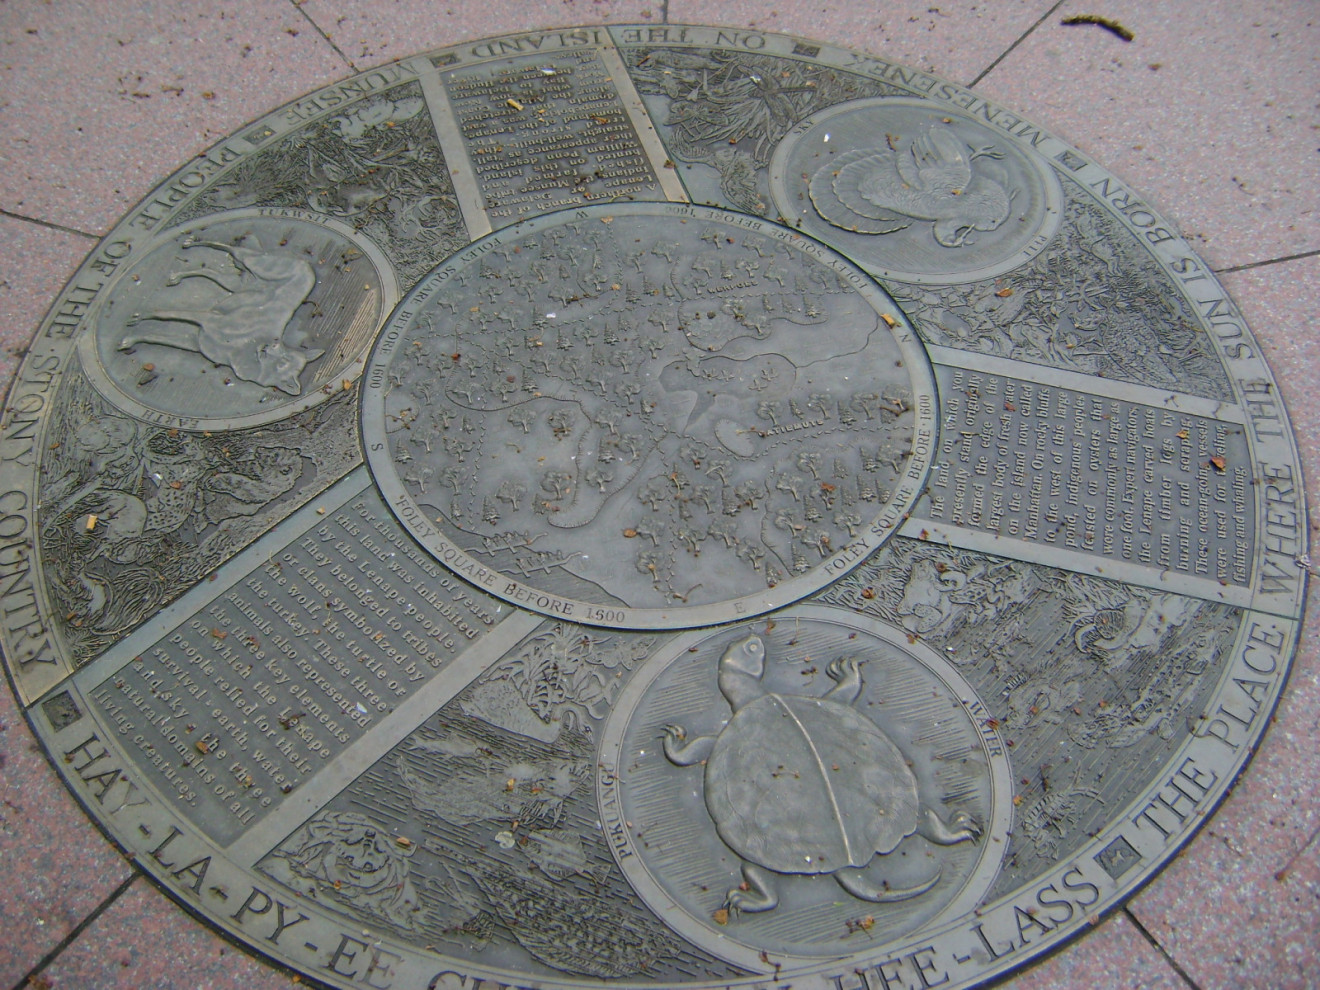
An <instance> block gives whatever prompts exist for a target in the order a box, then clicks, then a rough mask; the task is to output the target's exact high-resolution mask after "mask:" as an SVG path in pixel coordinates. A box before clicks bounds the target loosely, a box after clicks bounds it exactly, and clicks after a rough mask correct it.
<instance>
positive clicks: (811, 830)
mask: <svg viewBox="0 0 1320 990" xmlns="http://www.w3.org/2000/svg"><path fill="white" fill-rule="evenodd" d="M705 790H706V807H707V809H708V810H709V811H710V815H711V818H713V819H714V821H715V827H716V829H717V830H718V831H719V834H720V838H721V839H723V840H724V841H725V843H727V844H728V846H729V847H730V848H731V849H733V850H734V851H735V852H736V853H738V854H739V855H740V856H742V857H743V858H744V859H746V860H748V861H750V862H752V863H756V864H758V865H760V866H764V867H765V868H766V869H769V870H773V871H775V872H776V873H833V872H834V871H835V870H838V869H842V868H844V867H847V866H854V867H856V866H865V865H866V864H867V863H868V862H870V860H871V858H872V857H873V856H874V855H875V854H876V853H887V852H889V851H890V850H892V849H893V848H894V847H895V846H897V845H898V844H899V842H901V841H902V839H903V838H904V836H907V835H910V834H912V832H913V831H914V830H915V828H916V825H917V813H918V807H919V805H918V798H917V782H916V779H915V778H914V777H913V776H912V771H911V770H910V769H909V768H908V765H907V761H906V760H905V759H904V758H903V754H902V753H901V752H900V751H899V749H898V747H897V746H895V745H894V744H893V743H892V742H890V741H889V739H888V738H887V737H886V736H885V734H884V733H883V732H881V731H880V729H879V728H877V727H876V725H875V723H874V722H871V721H870V720H869V719H867V718H866V717H864V716H863V715H861V714H860V713H858V712H857V711H855V710H854V709H852V708H850V707H848V706H847V705H842V704H840V703H839V702H837V701H831V700H829V699H827V698H803V697H799V696H797V695H781V694H766V695H763V696H762V697H760V698H757V699H756V700H754V701H752V702H749V703H748V704H746V705H744V706H743V707H742V708H741V709H739V710H738V711H737V712H735V713H734V716H733V718H732V719H730V721H729V724H728V725H726V726H725V727H724V731H723V732H721V733H720V735H719V737H718V738H717V739H716V741H715V746H714V749H713V750H712V752H711V755H710V758H709V759H708V760H707V761H706V777H705Z"/></svg>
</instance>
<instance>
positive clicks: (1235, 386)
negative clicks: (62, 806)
mask: <svg viewBox="0 0 1320 990" xmlns="http://www.w3.org/2000/svg"><path fill="white" fill-rule="evenodd" d="M656 37H660V35H656V34H654V33H647V32H644V31H643V30H640V29H636V28H629V27H611V28H603V27H595V28H584V29H581V30H576V31H563V32H548V33H546V34H544V35H539V36H537V38H536V43H535V45H534V46H531V47H529V45H530V42H529V41H528V36H519V37H517V38H507V39H491V40H489V41H487V42H482V43H481V44H478V45H467V46H463V47H460V48H453V49H445V50H440V51H435V52H429V53H425V54H421V55H416V56H413V57H410V58H407V59H404V60H402V61H400V62H397V63H394V64H392V65H389V66H386V67H383V68H380V69H376V70H373V71H372V72H369V73H366V74H364V75H362V76H360V77H357V78H355V79H353V80H350V81H348V82H346V83H342V84H338V85H336V86H332V87H329V88H327V89H326V90H323V91H322V92H320V93H318V94H313V95H312V96H310V97H308V98H306V99H304V100H301V101H298V102H297V103H295V104H292V105H290V106H289V107H286V108H284V109H282V110H279V111H276V112H274V113H272V114H270V115H269V116H267V117H265V118H263V119H262V120H260V121H258V122H256V123H255V124H253V125H251V126H249V127H247V128H245V129H244V130H242V131H240V132H239V133H237V134H235V135H234V136H232V137H230V138H228V139H226V140H225V141H223V142H221V143H220V144H219V145H217V146H216V147H215V148H214V149H212V150H211V151H210V152H208V153H207V154H206V155H204V156H202V157H201V158H199V159H197V160H195V161H194V162H193V163H191V164H190V165H189V166H188V167H187V168H186V169H185V170H184V171H182V172H180V173H179V174H178V175H177V176H175V177H174V178H172V179H170V180H167V181H166V183H165V184H164V185H163V186H162V187H161V189H160V190H158V191H157V192H156V193H154V194H153V195H152V196H150V197H148V198H147V200H145V201H144V202H143V203H142V204H141V205H139V206H138V207H136V208H134V210H133V211H132V212H130V213H129V214H128V215H127V216H126V217H125V218H124V220H123V221H122V222H121V223H120V224H119V225H118V226H116V227H115V229H114V230H113V231H112V232H111V233H110V234H109V235H108V236H107V237H106V239H105V240H104V241H103V242H102V243H101V244H100V245H99V246H98V247H97V248H96V249H95V251H93V253H92V254H91V255H90V256H89V257H88V259H87V261H86V262H85V263H84V266H83V268H82V269H80V272H79V274H78V275H77V276H76V277H75V278H74V280H73V281H72V282H71V283H70V285H69V287H68V288H66V289H65V290H64V292H63V293H62V294H61V295H60V296H59V297H58V299H57V300H56V301H55V304H54V305H53V306H52V308H51V310H50V314H49V315H48V316H47V317H46V319H45V321H44V322H43V324H42V326H41V329H40V332H39V333H38V335H37V337H36V339H35V340H34V342H33V344H32V346H31V348H30V350H29V351H28V354H27V356H26V358H25V361H24V363H23V366H22V368H21V370H20V372H19V375H18V377H17V379H16V381H15V383H14V385H13V386H12V388H11V392H10V396H9V401H8V404H7V407H6V412H5V418H4V421H3V426H2V427H0V476H2V479H3V485H2V486H0V491H2V492H3V494H0V503H3V504H2V506H0V507H2V508H3V513H0V538H2V539H3V542H2V543H0V576H2V577H3V581H4V589H5V590H4V600H5V606H4V608H3V609H2V610H0V611H2V612H3V623H2V624H0V638H2V639H3V645H4V653H5V657H6V660H7V663H8V665H9V670H10V673H11V676H12V679H13V681H14V683H15V684H16V686H17V689H18V692H19V695H20V697H21V700H22V702H23V704H24V706H25V708H26V711H27V713H28V716H29V718H30V720H31V722H32V724H33V726H34V728H35V730H36V732H37V734H38V736H39V737H40V738H41V740H42V741H43V743H44V744H45V745H46V746H47V748H48V750H49V752H50V753H51V754H52V756H53V757H54V762H55V764H56V766H57V768H58V769H59V771H60V772H61V773H62V774H63V776H64V777H65V779H66V782H67V783H68V786H69V787H70V789H71V790H72V791H73V793H74V794H75V795H76V796H77V797H78V798H79V800H80V801H81V802H82V803H83V805H84V806H85V807H86V808H87V809H88V811H89V812H90V813H91V814H92V815H93V816H94V817H95V818H96V820H97V821H98V822H99V823H100V824H101V826H102V827H103V828H104V829H105V830H106V831H107V832H108V833H109V834H110V835H112V836H113V837H114V838H115V840H116V841H117V842H119V843H121V844H122V845H123V846H124V847H125V848H126V849H127V850H129V852H130V853H131V855H132V856H133V857H134V859H135V861H136V862H137V863H138V864H139V865H140V866H141V868H142V869H143V870H144V871H146V872H147V873H148V874H150V875H151V876H153V877H154V878H156V880H157V881H158V882H159V883H160V884H161V885H162V886H163V887H164V888H165V889H166V890H168V891H169V892H170V893H171V894H172V895H173V896H175V897H176V898H177V899H179V900H181V901H183V902H185V903H186V904H188V905H189V907H190V908H191V909H193V910H194V911H195V912H196V913H198V914H199V915H201V916H203V917H205V918H207V919H208V920H209V921H210V922H211V923H212V924H214V925H215V926H216V927H218V928H220V929H222V930H223V931H225V932H226V933H228V934H229V935H231V936H233V937H235V938H237V939H240V940H243V941H245V942H246V943H248V944H250V945H252V946H253V947H254V948H256V949H258V950H259V951H261V952H263V953H266V954H268V955H270V956H271V957H273V958H276V959H278V960H279V961H280V962H282V963H284V964H286V965H288V966H290V967H292V968H293V969H295V970H296V971H298V972H301V973H305V974H307V975H308V976H310V977H313V978H315V979H316V980H320V981H323V982H327V983H330V984H333V985H336V986H343V987H357V986H363V985H366V986H373V987H381V988H385V987H405V986H408V987H431V988H440V987H444V988H461V987H468V988H471V987H493V986H513V985H516V986H536V987H545V988H554V987H565V988H566V987H580V986H583V985H608V986H611V987H619V986H630V987H639V988H640V987H691V988H693V990H696V988H715V987H734V986H736V987H748V988H751V987H757V986H765V985H768V984H769V983H770V982H773V981H779V980H783V981H787V982H791V983H792V985H793V986H796V987H815V988H821V990H852V988H869V987H878V986H882V985H883V986H889V985H899V984H902V985H911V986H917V985H924V986H937V985H938V986H948V987H951V988H952V987H967V986H973V985H976V984H979V983H982V982H985V981H987V980H990V979H992V978H994V977H996V976H998V975H1001V974H1003V973H1004V972H1007V971H1008V970H1010V969H1013V968H1014V967H1016V966H1018V965H1020V964H1022V963H1023V962H1025V961H1027V960H1029V959H1031V958H1034V957H1036V956H1038V955H1039V954H1040V953H1041V952H1044V951H1046V950H1047V949H1049V948H1050V947H1052V946H1055V945H1057V944H1059V943H1061V942H1062V941H1063V940H1065V939H1067V938H1068V937H1070V936H1071V935H1073V934H1075V933H1076V932H1078V931H1080V930H1082V929H1084V928H1085V927H1086V926H1087V925H1088V924H1089V923H1090V922H1091V920H1092V919H1094V918H1096V917H1097V916H1098V915H1100V914H1102V913H1103V912H1105V911H1107V910H1110V909H1112V908H1113V907H1115V906H1116V905H1118V904H1119V903H1121V902H1122V900H1123V899H1124V898H1125V897H1126V896H1128V895H1129V894H1130V893H1131V892H1132V891H1133V890H1135V889H1136V888H1137V887H1138V886H1139V885H1140V884H1141V883H1142V882H1143V881H1144V880H1146V879H1147V878H1149V877H1150V876H1151V875H1152V874H1153V873H1154V872H1155V871H1156V870H1158V869H1159V868H1160V867H1161V866H1162V865H1163V864H1164V863H1166V862H1167V861H1168V860H1169V858H1170V857H1171V856H1172V855H1173V854H1174V853H1175V852H1176V851H1177V850H1178V849H1179V848H1180V847H1181V846H1182V844H1183V843H1184V842H1185V841H1186V840H1187V839H1188V838H1189V837H1190V835H1191V834H1192V833H1193V832H1194V830H1195V829H1196V827H1197V825H1198V824H1199V823H1200V821H1202V820H1203V819H1204V816H1205V815H1206V814H1208V813H1209V811H1210V810H1212V809H1213V807H1214V805H1215V804H1216V802H1217V801H1218V800H1219V799H1220V798H1221V797H1222V796H1223V795H1224V793H1225V792H1226V790H1227V788H1228V787H1229V785H1230V783H1231V782H1232V780H1233V779H1234V778H1235V776H1236V774H1237V773H1238V771H1239V770H1240V769H1241V768H1242V766H1243V765H1244V763H1245V761H1246V759H1247V756H1248V754H1249V753H1250V752H1251V750H1252V748H1253V747H1254V745H1255V744H1256V742H1257V740H1258V739H1259V737H1260V734H1261V732H1262V731H1263V730H1264V727H1265V724H1266V722H1267V720H1268V717H1269V713H1270V711H1271V710H1272V708H1273V705H1274V703H1275V701H1276V700H1277V699H1278V697H1279V694H1280V692H1281V691H1282V689H1283V685H1284V681H1285V678H1286V674H1287V671H1288V667H1289V664H1290V661H1291V657H1292V654H1293V650H1294V648H1295V645H1296V641H1297V635H1298V622H1299V616H1300V614H1301V606H1302V598H1303V590H1304V589H1303V584H1302V581H1301V573H1300V571H1299V570H1298V568H1297V567H1296V566H1295V565H1294V559H1295V558H1297V557H1300V556H1301V555H1303V554H1304V553H1305V550H1306V547H1305V536H1304V533H1303V531H1302V529H1301V527H1300V526H1299V525H1298V520H1300V519H1301V518H1303V514H1304V505H1303V502H1302V494H1301V489H1300V467H1299V462H1298V457H1297V451H1296V448H1295V446H1294V443H1293V440H1292V436H1291V433H1290V429H1289V427H1288V424H1287V419H1286V415H1285V413H1284V411H1283V409H1282V408H1281V407H1280V405H1279V403H1278V401H1277V398H1276V396H1275V393H1274V383H1273V379H1272V378H1271V376H1270V372H1269V370H1268V369H1267V368H1266V367H1265V365H1264V364H1263V363H1262V362H1261V360H1260V358H1259V351H1258V348H1257V347H1256V346H1255V345H1254V342H1253V338H1252V336H1251V332H1250V330H1249V329H1248V328H1247V327H1246V326H1245V324H1244V323H1243V321H1242V319H1241V318H1240V317H1239V316H1238V314H1237V312H1236V310H1235V309H1234V307H1233V305H1232V303H1231V302H1230V301H1229V300H1228V298H1227V296H1226V295H1224V293H1223V292H1222V290H1220V289H1219V288H1218V287H1217V285H1216V283H1215V280H1214V278H1213V276H1212V275H1210V274H1209V269H1208V268H1207V267H1206V266H1205V265H1204V264H1203V263H1202V262H1200V261H1199V260H1197V258H1196V256H1195V253H1194V252H1192V251H1191V249H1190V248H1189V247H1188V245H1187V244H1186V243H1185V242H1184V241H1183V240H1181V239H1180V238H1178V237H1176V236H1175V235H1174V234H1173V233H1172V232H1171V228H1170V227H1169V226H1168V225H1167V224H1166V223H1165V222H1164V221H1162V220H1161V219H1160V218H1159V217H1158V216H1156V215H1155V214H1154V213H1153V212H1150V211H1147V210H1146V209H1145V208H1144V207H1143V208H1141V209H1140V210H1136V209H1132V208H1130V207H1131V203H1132V200H1131V199H1130V197H1129V196H1128V194H1127V192H1126V190H1125V189H1124V188H1123V187H1122V186H1120V184H1119V182H1118V180H1116V179H1115V178H1114V177H1113V176H1111V175H1109V174H1108V173H1107V172H1105V171H1104V170H1103V169H1102V168H1101V167H1099V166H1098V165H1096V164H1095V163H1094V162H1092V161H1090V160H1089V159H1088V158H1086V157H1085V156H1084V155H1081V154H1079V153H1078V152H1077V151H1075V150H1074V149H1072V148H1069V147H1068V146H1066V145H1065V144H1063V143H1062V142H1060V141H1059V140H1058V139H1056V138H1054V137H1053V136H1051V135H1050V134H1048V133H1046V132H1044V131H1042V130H1040V129H1039V128H1037V127H1035V126H1034V125H1032V124H1031V123H1030V122H1028V121H1024V120H1023V119H1022V118H1020V117H1019V116H1017V115H1015V114H1011V113H1009V112H1008V111H1007V110H1005V109H1003V108H1001V107H998V106H996V105H994V104H992V103H989V102H986V101H984V100H982V99H981V98H980V97H979V96H978V95H976V94H975V93H972V92H970V91H968V90H966V89H963V88H962V87H959V86H957V85H955V84H952V83H947V82H943V81H940V80H935V79H933V78H931V77H929V76H927V75H925V74H923V73H921V72H918V71H916V70H909V69H904V68H902V67H898V66H894V65H891V64H889V63H885V62H881V61H879V60H876V59H872V58H870V57H868V56H865V55H862V54H858V53H853V52H847V51H844V50H841V49H836V48H831V47H829V46H826V45H819V44H815V43H808V42H805V41H802V40H799V39H794V38H789V37H784V36H776V35H759V34H758V35H755V36H747V37H754V38H755V40H756V47H755V48H754V49H753V48H749V47H746V46H740V45H738V44H736V43H734V42H731V41H729V40H728V39H729V36H728V35H724V36H721V34H720V33H719V32H718V31H717V30H716V29H713V28H699V27H674V26H670V27H669V28H667V29H666V32H665V33H664V34H663V38H664V40H662V41H656V40H654V38H656ZM722 37H723V40H721V38H722ZM648 39H651V40H648ZM697 204H700V205H697ZM1190 272H1195V273H1196V279H1195V281H1194V282H1192V281H1189V280H1188V279H1187V278H1186V277H1185V276H1187V275H1188V273H1190ZM1180 276H1181V277H1180Z"/></svg>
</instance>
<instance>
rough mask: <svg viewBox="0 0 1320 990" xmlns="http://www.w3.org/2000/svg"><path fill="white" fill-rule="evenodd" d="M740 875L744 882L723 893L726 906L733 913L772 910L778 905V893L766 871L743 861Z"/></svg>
mask: <svg viewBox="0 0 1320 990" xmlns="http://www.w3.org/2000/svg"><path fill="white" fill-rule="evenodd" d="M742 875H743V879H744V880H745V881H746V883H743V884H741V885H739V886H737V887H734V888H733V889H732V890H731V891H729V892H728V893H727V894H725V895H724V906H725V907H726V908H728V909H729V910H730V911H732V912H734V913H735V914H736V913H738V912H739V911H746V912H747V913H748V914H755V913H756V912H758V911H773V910H774V909H775V908H776V907H777V906H778V905H779V893H778V892H777V891H776V890H775V886H774V880H773V879H772V878H771V876H770V873H769V872H768V871H766V870H763V869H761V867H759V866H754V865H753V864H751V863H743V868H742Z"/></svg>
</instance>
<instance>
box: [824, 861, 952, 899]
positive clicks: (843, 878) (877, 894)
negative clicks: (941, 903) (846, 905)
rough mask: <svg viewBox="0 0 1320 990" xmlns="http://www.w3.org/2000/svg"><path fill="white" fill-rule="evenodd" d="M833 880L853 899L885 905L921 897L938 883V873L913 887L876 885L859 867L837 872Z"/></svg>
mask: <svg viewBox="0 0 1320 990" xmlns="http://www.w3.org/2000/svg"><path fill="white" fill-rule="evenodd" d="M834 879H835V880H837V881H839V886H840V887H842V888H843V889H844V890H846V891H847V892H848V893H850V894H852V895H853V897H857V898H860V899H861V900H864V901H870V902H872V903H873V904H887V903H890V902H892V901H907V900H911V899H912V898H914V897H919V896H921V895H922V894H924V893H925V892H926V891H928V890H930V889H931V888H932V887H934V886H935V885H936V884H937V883H939V882H940V873H939V871H936V873H935V875H934V876H933V877H931V878H930V879H929V880H923V881H922V882H921V883H919V884H917V885H916V886H915V887H891V886H889V884H887V883H879V884H878V883H876V882H875V881H874V880H872V879H871V878H870V877H868V876H867V875H866V870H864V869H862V868H860V867H847V868H844V869H842V870H837V871H835V874H834Z"/></svg>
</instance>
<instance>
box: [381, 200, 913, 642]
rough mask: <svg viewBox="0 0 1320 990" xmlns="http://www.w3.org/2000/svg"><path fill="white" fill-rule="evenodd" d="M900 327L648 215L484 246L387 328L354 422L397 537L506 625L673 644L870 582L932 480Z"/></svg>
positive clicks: (809, 265) (525, 226)
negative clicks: (488, 595)
mask: <svg viewBox="0 0 1320 990" xmlns="http://www.w3.org/2000/svg"><path fill="white" fill-rule="evenodd" d="M935 419H936V411H935V383H934V379H933V377H932V373H931V368H930V363H929V362H928V361H927V359H926V355H925V351H924V350H923V348H922V346H921V344H920V342H919V340H918V339H917V335H916V333H915V332H914V331H913V330H912V328H911V327H910V326H909V325H908V324H907V322H906V320H904V319H903V318H902V317H901V311H900V310H899V308H898V306H897V305H896V304H895V303H894V301H893V300H892V299H890V298H889V297H888V296H887V295H886V294H885V293H884V292H883V291H882V290H881V289H879V288H878V287H877V286H876V285H875V283H874V282H872V281H871V279H870V278H869V277H868V276H867V275H866V274H865V273H864V272H862V271H861V270H860V269H858V268H857V267H856V266H854V265H852V264H850V263H849V262H848V261H847V260H846V259H844V258H842V257H840V256H839V255H836V254H835V253H834V252H832V251H829V250H828V249H825V248H823V247H822V246H821V245H820V244H818V243H816V242H815V241H812V240H810V239H808V238H806V237H803V236H802V235H800V234H796V233H794V232H793V231H791V230H787V229H785V228H783V227H780V226H778V225H776V224H771V223H768V222H766V221H762V220H758V219H755V218H750V217H746V216H743V215H740V214H734V213H728V212H725V211H720V210H712V209H709V208H703V207H692V206H683V205H671V204H660V203H638V204H635V205H631V206H613V205H610V206H588V207H584V208H583V209H580V210H571V211H561V212H558V213H553V214H550V215H549V216H546V217H543V218H539V219H535V220H527V221H524V222H523V223H521V224H519V225H518V226H516V227H511V228H507V229H506V230H504V231H501V232H499V233H497V234H492V235H490V236H489V237H487V238H485V239H483V240H480V241H478V242H477V243H476V244H474V245H473V246H472V247H471V248H469V249H468V250H466V251H463V252H460V253H459V254H458V255H457V256H456V257H455V258H453V259H452V260H451V261H450V262H449V263H448V264H445V265H443V266H441V267H439V268H438V269H436V270H435V271H434V272H432V273H431V274H430V275H429V276H427V277H426V278H424V279H422V280H421V282H419V283H418V284H417V286H416V287H415V288H414V289H413V291H412V292H411V293H410V294H409V296H408V297H407V298H406V299H405V300H404V301H403V304H402V306H401V307H400V309H399V311H398V312H397V313H396V314H395V316H394V318H393V319H391V320H390V321H389V323H387V324H386V327H385V329H384V331H383V332H382V334H381V338H380V343H379V344H378V345H377V348H376V352H375V354H374V355H373V357H372V360H371V364H370V366H369V374H368V376H367V387H366V391H365V394H364V403H363V436H364V438H365V443H366V449H367V460H368V463H369V464H370V466H371V469H372V474H373V477H374V478H375V480H376V483H377V484H378V485H379V486H380V488H381V491H382V492H383V493H384V495H385V497H386V500H387V501H388V502H389V503H390V506H391V507H392V509H393V511H394V513H395V515H396V516H397V517H398V518H399V520H400V521H401V522H402V523H403V525H404V526H405V527H406V528H407V529H408V531H409V532H410V533H411V534H412V535H413V536H414V537H416V538H417V539H418V541H420V542H421V543H422V545H424V546H425V547H426V548H427V549H428V550H429V551H430V552H431V553H432V554H434V555H435V556H436V558H437V559H439V560H440V561H441V562H443V563H444V564H445V565H446V566H447V567H449V568H450V569H451V570H453V571H455V572H456V573H458V574H461V575H462V576H463V577H464V578H466V579H467V580H469V581H471V582H473V583H474V584H477V585H479V586H481V587H483V588H485V589H487V590H489V591H490V592H492V593H493V594H495V595H498V596H499V597H501V598H504V599H506V600H507V601H509V602H511V603H513V604H521V605H526V606H528V607H530V608H533V609H535V610H536V611H538V612H543V613H545V614H548V615H558V616H563V617H566V618H573V619H577V620H579V621H583V622H590V623H597V624H600V625H607V626H613V627H616V628H656V629H663V628H679V627H683V626H694V625H700V624H703V623H710V622H719V621H722V620H727V619H729V618H732V617H737V616H748V615H756V614H759V613H761V612H764V611H766V610H767V609H770V608H774V607H775V606H777V605H782V604H786V603H788V602H792V601H796V600H797V599H799V598H801V597H802V596H803V595H806V594H809V593H810V592H812V591H815V590H817V589H819V588H821V587H822V586H823V585H825V584H827V583H828V582H829V581H831V580H833V579H834V578H836V577H838V576H839V575H840V574H842V573H844V572H846V571H848V570H850V569H851V568H852V567H854V566H856V565H857V564H858V563H860V562H861V561H862V560H863V559H864V558H865V557H866V555H867V554H868V553H869V552H870V551H871V550H873V549H874V548H875V547H877V546H879V545H880V543H882V542H883V541H884V540H885V539H886V538H888V537H889V536H890V535H891V534H892V533H893V532H894V530H895V529H896V527H897V526H898V524H899V523H900V522H901V521H902V519H903V516H904V514H905V513H906V512H907V511H908V510H909V509H911V507H912V505H913V503H914V502H915V501H916V498H917V496H918V494H919V493H920V491H921V486H922V483H923V481H924V479H925V476H926V472H927V471H928V469H929V467H930V463H931V457H932V453H933V446H934V444H933V439H934V435H935Z"/></svg>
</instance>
